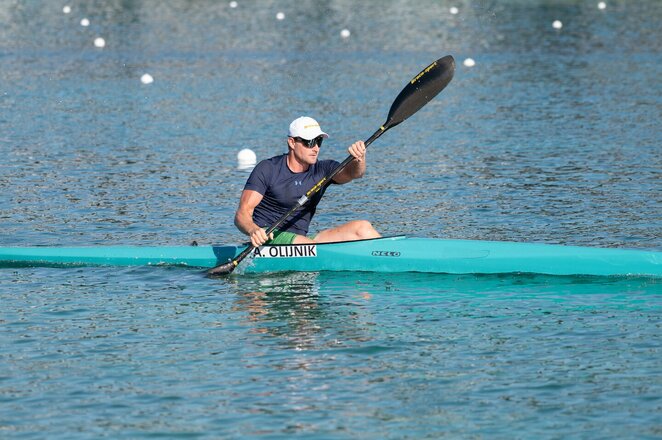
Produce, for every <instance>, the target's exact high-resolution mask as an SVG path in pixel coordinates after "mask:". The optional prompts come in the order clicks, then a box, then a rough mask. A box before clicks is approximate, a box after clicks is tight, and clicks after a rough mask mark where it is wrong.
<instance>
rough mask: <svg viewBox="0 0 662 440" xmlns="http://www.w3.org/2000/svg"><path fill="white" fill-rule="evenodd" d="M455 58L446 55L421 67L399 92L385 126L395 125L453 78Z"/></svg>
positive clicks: (430, 98) (421, 105) (425, 102)
mask: <svg viewBox="0 0 662 440" xmlns="http://www.w3.org/2000/svg"><path fill="white" fill-rule="evenodd" d="M454 73H455V60H454V59H453V57H452V56H450V55H447V56H445V57H443V58H439V59H438V60H437V61H435V62H434V63H432V64H430V65H429V66H428V67H426V68H425V69H423V70H422V71H421V72H420V73H419V74H418V75H416V76H415V77H414V78H413V79H412V80H411V81H409V84H407V85H406V86H405V88H404V89H402V91H401V92H400V94H399V95H398V97H397V98H395V101H393V105H392V106H391V109H390V110H389V112H388V119H387V120H386V124H384V127H385V128H391V127H395V126H396V125H398V124H399V123H401V122H402V121H404V120H405V119H407V118H408V117H410V116H411V115H413V114H414V113H416V112H417V111H419V110H420V109H421V107H423V106H424V105H425V104H427V103H428V102H430V101H431V100H432V98H434V97H435V96H437V95H438V94H439V92H441V91H442V90H444V88H445V87H446V86H447V85H448V83H449V82H451V80H452V79H453V74H454Z"/></svg>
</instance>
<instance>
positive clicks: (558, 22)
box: [552, 20, 563, 29]
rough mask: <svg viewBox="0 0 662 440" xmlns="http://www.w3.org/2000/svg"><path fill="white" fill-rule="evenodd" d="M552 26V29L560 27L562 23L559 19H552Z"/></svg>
mask: <svg viewBox="0 0 662 440" xmlns="http://www.w3.org/2000/svg"><path fill="white" fill-rule="evenodd" d="M552 27H553V28H554V29H561V28H562V27H563V23H561V20H554V23H552Z"/></svg>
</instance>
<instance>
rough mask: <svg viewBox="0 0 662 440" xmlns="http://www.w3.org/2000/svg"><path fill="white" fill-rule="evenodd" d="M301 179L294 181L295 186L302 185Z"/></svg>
mask: <svg viewBox="0 0 662 440" xmlns="http://www.w3.org/2000/svg"><path fill="white" fill-rule="evenodd" d="M301 185H302V184H301V181H300V180H295V181H294V186H301Z"/></svg>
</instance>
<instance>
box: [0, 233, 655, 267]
mask: <svg viewBox="0 0 662 440" xmlns="http://www.w3.org/2000/svg"><path fill="white" fill-rule="evenodd" d="M243 249H244V246H243V245H240V246H228V245H221V246H165V247H158V246H97V247H5V248H0V267H3V266H4V267H9V266H11V267H16V266H23V267H24V266H142V265H182V266H192V267H201V268H208V267H213V266H216V265H217V264H221V263H226V262H228V261H229V260H231V259H232V258H234V257H235V256H236V255H238V254H239V253H240V252H241V251H242V250H243ZM280 271H302V272H320V271H366V272H427V273H450V274H500V273H539V274H549V275H621V276H630V275H632V276H653V277H662V252H657V251H646V250H628V249H613V248H608V249H605V248H591V247H579V246H562V245H547V244H537V243H513V242H497V241H479V240H443V239H426V238H409V237H404V236H398V237H387V238H380V239H374V240H360V241H352V242H342V243H326V244H317V245H279V246H263V247H261V248H259V249H257V250H255V251H254V252H253V253H252V254H251V256H250V257H248V258H247V259H246V260H245V261H244V262H242V263H241V264H240V266H239V269H238V272H240V273H241V272H246V273H251V272H280Z"/></svg>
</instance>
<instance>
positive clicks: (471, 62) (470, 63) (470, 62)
mask: <svg viewBox="0 0 662 440" xmlns="http://www.w3.org/2000/svg"><path fill="white" fill-rule="evenodd" d="M464 65H465V66H466V67H473V66H475V65H476V62H475V61H474V59H473V58H467V59H466V60H464Z"/></svg>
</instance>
